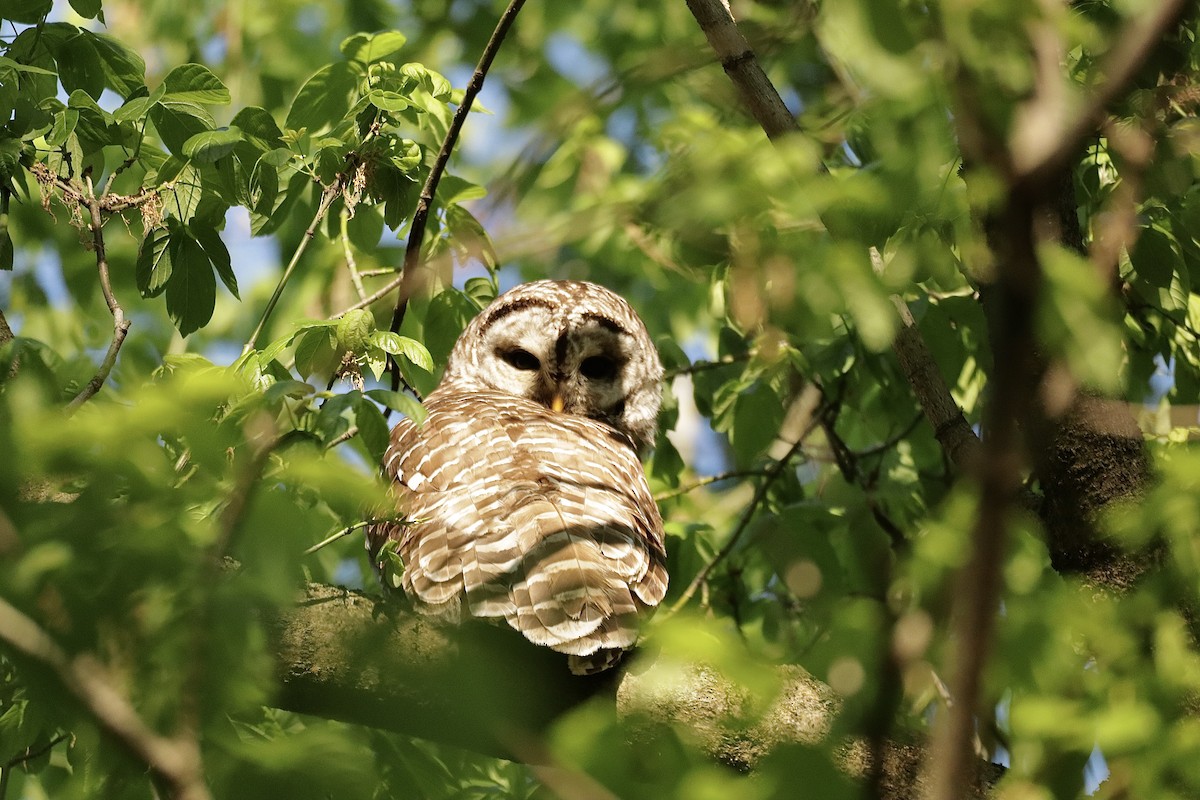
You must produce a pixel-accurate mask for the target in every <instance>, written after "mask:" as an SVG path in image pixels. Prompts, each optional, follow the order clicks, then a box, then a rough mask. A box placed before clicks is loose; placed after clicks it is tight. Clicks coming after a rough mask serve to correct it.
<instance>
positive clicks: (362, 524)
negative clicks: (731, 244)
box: [303, 519, 375, 556]
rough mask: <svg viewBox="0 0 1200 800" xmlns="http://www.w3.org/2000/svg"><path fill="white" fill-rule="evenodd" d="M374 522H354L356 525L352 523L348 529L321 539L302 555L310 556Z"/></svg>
mask: <svg viewBox="0 0 1200 800" xmlns="http://www.w3.org/2000/svg"><path fill="white" fill-rule="evenodd" d="M374 522H375V520H370V519H369V520H367V521H366V522H356V523H354V524H353V525H351V526H350V527H348V528H342V529H341V530H340V531H338V532H337V533H334V534H331V535H330V536H327V537H325V538H324V539H322V540H321V541H319V542H317V543H316V544H314V545H313V546H312V547H310V548H308V549H307V550H305V551H304V553H303V555H306V556H311V555H312V554H313V553H315V552H317V551H318V550H320V549H321V548H322V547H325V546H327V545H330V544H333V543H334V542H336V541H337V540H338V539H341V538H342V537H345V536H349V535H350V534H352V533H354V532H355V531H356V530H358V529H359V528H365V527H367V526H368V525H371V524H373V523H374Z"/></svg>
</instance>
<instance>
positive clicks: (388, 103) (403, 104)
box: [367, 89, 409, 111]
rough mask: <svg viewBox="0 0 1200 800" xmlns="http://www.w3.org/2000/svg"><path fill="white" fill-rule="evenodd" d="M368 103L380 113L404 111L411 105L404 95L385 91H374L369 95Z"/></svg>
mask: <svg viewBox="0 0 1200 800" xmlns="http://www.w3.org/2000/svg"><path fill="white" fill-rule="evenodd" d="M367 102H369V103H370V104H371V105H373V106H375V107H376V108H378V109H379V110H380V111H403V110H404V109H406V108H408V105H409V103H408V98H406V97H405V96H404V95H402V94H400V93H399V92H389V91H386V90H384V89H372V90H371V91H370V92H369V93H368V94H367Z"/></svg>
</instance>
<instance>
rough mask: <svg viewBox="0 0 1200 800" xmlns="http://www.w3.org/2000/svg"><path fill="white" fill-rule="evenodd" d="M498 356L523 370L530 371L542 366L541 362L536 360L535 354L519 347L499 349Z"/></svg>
mask: <svg viewBox="0 0 1200 800" xmlns="http://www.w3.org/2000/svg"><path fill="white" fill-rule="evenodd" d="M500 357H501V358H503V359H504V360H505V361H507V362H508V364H509V366H511V367H513V368H515V369H519V370H522V371H524V372H532V371H533V370H536V369H540V368H541V366H542V362H540V361H538V357H537V356H535V355H534V354H533V353H531V352H529V351H528V350H525V349H523V348H520V347H514V348H512V349H511V350H504V351H501V353H500Z"/></svg>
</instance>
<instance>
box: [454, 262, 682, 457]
mask: <svg viewBox="0 0 1200 800" xmlns="http://www.w3.org/2000/svg"><path fill="white" fill-rule="evenodd" d="M662 377H663V368H662V362H661V361H660V360H659V358H658V351H657V350H655V348H654V343H653V342H652V341H651V340H650V335H649V334H648V333H647V332H646V326H645V325H644V324H643V323H642V321H641V319H640V318H639V317H638V315H637V314H636V313H634V310H633V309H632V308H631V307H630V306H629V304H628V303H626V302H625V300H624V299H622V298H621V297H619V296H617V295H616V294H614V293H613V292H611V291H609V290H608V289H605V288H604V287H602V286H597V285H596V284H594V283H586V282H583V281H534V282H533V283H526V284H522V285H521V286H518V287H516V288H514V289H512V290H510V291H508V292H505V293H504V294H502V295H500V296H499V297H497V298H496V300H495V301H494V302H493V303H492V304H491V305H490V306H488V307H487V308H486V309H484V310H483V312H481V313H480V314H479V316H477V317H476V318H475V319H474V320H472V321H471V323H470V324H469V325H468V326H467V328H466V330H464V331H463V333H462V335H461V336H460V337H459V339H458V342H457V343H456V344H455V345H454V350H453V351H452V352H451V353H450V360H449V362H448V363H447V365H446V373H445V375H444V376H443V377H442V382H441V384H440V386H439V388H442V387H451V388H454V389H456V390H459V391H472V390H479V389H492V390H495V391H500V392H506V393H509V394H513V395H517V396H518V397H524V398H526V399H529V400H532V401H534V402H536V403H539V404H541V405H544V406H546V407H547V408H551V409H553V410H555V411H562V412H565V413H568V414H578V415H580V416H584V417H590V418H592V419H595V420H599V421H601V422H605V423H607V424H609V425H611V426H612V427H613V428H615V429H616V430H618V431H621V432H622V433H624V434H627V435H628V436H629V437H630V438H631V439H633V442H634V444H635V446H636V447H637V448H638V450H639V451H642V450H645V449H647V448H648V447H649V446H650V445H652V444H653V442H654V434H655V431H656V428H657V423H658V408H659V404H660V402H661V392H662V388H661V387H662Z"/></svg>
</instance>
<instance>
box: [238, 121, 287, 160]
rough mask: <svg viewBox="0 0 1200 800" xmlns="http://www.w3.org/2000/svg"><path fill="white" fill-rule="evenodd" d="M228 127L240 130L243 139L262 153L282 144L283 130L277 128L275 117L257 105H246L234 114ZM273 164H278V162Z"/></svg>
mask: <svg viewBox="0 0 1200 800" xmlns="http://www.w3.org/2000/svg"><path fill="white" fill-rule="evenodd" d="M229 127H230V128H237V129H238V130H240V131H241V132H242V136H243V138H244V139H245V141H247V142H250V143H251V144H253V145H254V146H255V147H257V148H259V149H260V150H262V151H263V152H264V153H265V152H267V151H269V150H274V149H275V148H278V147H280V146H282V144H283V131H281V130H279V125H277V124H276V122H275V118H274V117H272V116H271V114H270V112H268V111H267V110H266V109H263V108H259V107H258V106H246V107H245V108H243V109H242V110H241V111H239V112H238V113H237V114H234V116H233V119H232V120H230V122H229ZM284 152H287V151H284ZM275 166H280V164H276V165H275Z"/></svg>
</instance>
